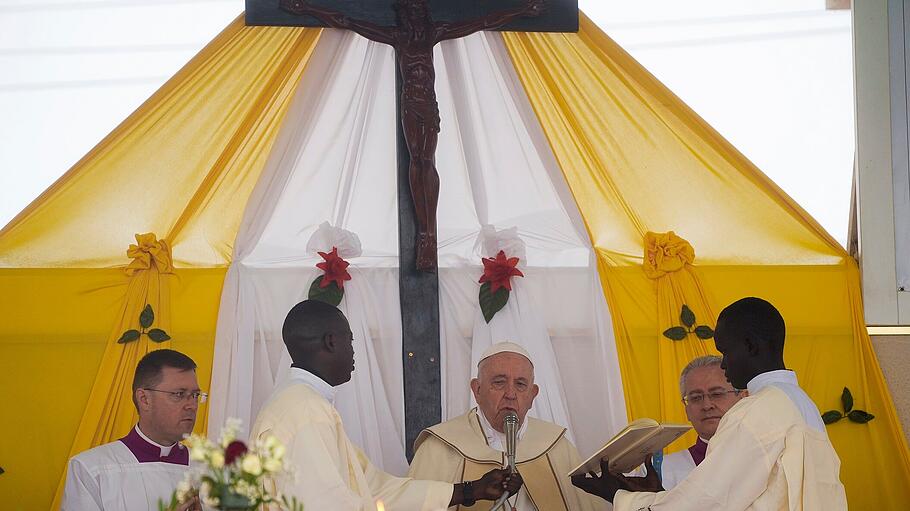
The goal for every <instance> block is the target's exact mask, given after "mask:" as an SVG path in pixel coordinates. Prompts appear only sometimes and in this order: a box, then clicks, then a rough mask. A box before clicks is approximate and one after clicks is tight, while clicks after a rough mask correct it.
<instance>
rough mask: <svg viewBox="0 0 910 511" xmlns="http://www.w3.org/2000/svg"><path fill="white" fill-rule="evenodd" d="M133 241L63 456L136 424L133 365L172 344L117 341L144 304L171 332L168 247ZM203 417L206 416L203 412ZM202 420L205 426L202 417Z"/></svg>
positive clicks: (135, 324) (152, 239) (134, 324)
mask: <svg viewBox="0 0 910 511" xmlns="http://www.w3.org/2000/svg"><path fill="white" fill-rule="evenodd" d="M136 243H137V244H135V245H130V247H129V249H128V250H127V255H128V256H129V257H131V258H132V261H131V262H130V263H129V264H128V265H127V266H126V268H125V269H124V272H125V273H126V274H127V275H128V276H129V283H128V284H127V286H126V299H125V300H124V303H123V305H122V306H121V311H120V314H119V315H118V317H117V319H116V321H115V322H114V326H113V328H112V330H111V332H110V334H109V335H108V339H107V343H106V346H105V349H104V355H102V357H101V365H100V366H99V367H98V371H97V373H96V375H95V383H94V384H93V385H92V391H91V393H90V394H89V397H88V401H86V405H85V411H84V412H83V414H82V419H81V420H80V421H79V428H78V429H77V430H76V438H75V439H74V440H73V445H72V447H70V450H69V456H67V458H69V457H71V456H75V455H76V454H79V453H80V452H82V451H84V450H86V449H90V448H92V447H95V446H97V445H101V444H105V443H107V442H111V441H113V440H116V439H117V438H121V437H122V436H123V432H124V431H129V429H130V428H131V427H133V425H134V424H136V421H137V420H138V418H139V416H138V414H137V413H136V408H135V407H134V405H133V402H132V391H131V390H132V387H131V384H132V382H133V371H134V370H135V369H136V364H138V363H139V359H141V358H142V357H143V356H145V355H146V354H147V353H148V352H150V351H152V350H156V349H162V348H170V347H171V343H170V341H164V342H161V343H155V342H152V341H151V339H150V338H149V336H148V335H141V336H140V337H139V339H138V340H136V341H133V342H128V343H124V344H121V343H118V340H119V339H120V338H121V336H122V335H123V333H124V332H126V331H127V330H131V329H135V330H140V329H142V327H141V325H140V324H139V315H140V314H141V313H142V311H143V309H145V307H146V305H149V306H151V307H152V311H153V313H154V322H153V323H152V325H151V327H154V328H158V329H161V330H164V331H165V332H168V331H170V330H171V296H170V294H171V293H170V283H171V280H170V279H171V278H172V276H173V273H174V268H173V266H172V265H171V253H170V248H169V247H168V244H167V242H166V241H165V240H158V239H157V236H155V235H154V234H153V233H147V234H142V235H140V234H137V235H136ZM204 407H205V405H203V406H202V407H200V412H204V411H205V410H204ZM202 417H205V415H204V413H203V415H202ZM201 422H202V427H203V428H204V427H205V420H204V419H203V420H202V421H201ZM203 431H204V429H203ZM64 481H65V479H63V478H61V480H60V484H59V485H58V487H57V493H56V496H55V497H54V503H53V505H52V506H51V508H52V509H56V508H58V507H59V506H60V497H62V495H63V483H64Z"/></svg>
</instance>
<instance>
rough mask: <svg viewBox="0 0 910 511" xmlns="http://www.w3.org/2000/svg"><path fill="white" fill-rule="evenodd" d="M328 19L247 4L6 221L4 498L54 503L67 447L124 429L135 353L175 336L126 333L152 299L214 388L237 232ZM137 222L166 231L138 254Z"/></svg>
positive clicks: (0, 360) (1, 304)
mask: <svg viewBox="0 0 910 511" xmlns="http://www.w3.org/2000/svg"><path fill="white" fill-rule="evenodd" d="M319 34H320V30H318V29H302V28H278V27H245V26H244V25H243V20H242V18H239V19H238V20H236V21H235V22H234V23H233V24H231V25H230V26H229V27H228V28H226V29H225V30H224V31H223V32H222V33H221V34H220V35H219V36H218V37H217V38H215V39H214V40H213V41H212V42H211V43H210V44H209V45H208V46H207V47H206V48H205V49H204V50H203V51H202V52H201V53H199V54H198V55H197V56H196V57H194V58H193V60H192V61H190V62H189V63H188V64H187V65H186V66H185V67H184V68H183V69H182V70H180V71H179V72H178V73H177V74H176V75H175V76H174V77H173V78H171V80H169V81H168V83H167V84H165V85H164V86H163V87H162V88H161V89H160V90H159V91H157V92H156V93H155V94H154V95H153V96H152V97H151V98H150V99H149V100H148V101H146V102H145V103H144V104H143V105H142V106H141V107H140V108H139V109H138V110H137V111H136V112H134V113H133V114H132V115H131V116H130V117H129V118H127V119H126V120H125V121H124V122H123V123H122V124H121V125H120V126H118V127H117V128H116V129H115V130H114V131H113V132H112V133H111V134H110V135H108V136H107V137H106V138H105V139H104V140H103V141H102V142H101V143H100V144H99V145H98V146H97V147H95V148H94V149H93V150H92V151H91V152H90V153H89V154H87V155H86V156H85V157H84V158H83V159H82V160H81V161H79V162H78V163H77V164H76V165H75V166H74V167H73V168H72V169H70V170H69V171H68V172H67V173H66V174H65V175H64V176H63V177H62V178H61V179H60V180H58V181H57V182H56V183H55V184H54V185H53V186H51V187H50V188H49V189H48V190H47V191H46V192H45V193H44V194H43V195H42V196H41V197H39V198H38V199H37V200H36V201H35V202H33V203H32V204H31V205H30V206H29V207H28V208H26V209H25V210H24V211H23V212H22V213H21V214H20V215H19V216H17V217H16V218H15V219H14V220H13V221H12V222H11V223H10V224H9V225H8V226H7V227H6V228H4V229H3V231H0V326H2V328H0V395H2V396H3V398H4V406H5V408H6V409H7V410H8V411H11V412H13V413H8V414H5V415H4V419H5V420H3V421H0V436H2V437H3V438H5V439H8V440H11V441H4V442H0V466H2V467H3V468H4V469H5V470H6V473H5V474H3V476H0V497H2V501H3V503H4V504H3V505H4V508H9V509H46V508H48V507H49V506H51V501H52V499H53V498H54V490H55V489H56V488H58V485H59V483H60V481H61V478H62V474H63V469H64V466H65V462H66V459H67V455H68V454H70V453H74V452H77V451H79V450H82V449H84V448H87V447H91V446H93V445H97V444H100V443H103V442H106V441H109V440H111V439H115V438H118V437H119V436H122V435H124V434H125V433H126V432H127V431H128V430H129V427H130V425H131V424H132V422H133V421H134V420H135V412H134V411H133V406H132V403H131V402H130V401H129V396H130V393H129V387H130V384H131V382H132V372H133V369H134V368H135V361H136V360H138V358H139V357H140V356H141V355H142V354H143V353H144V352H145V351H146V350H148V349H154V348H156V347H161V346H165V345H166V344H167V343H165V344H162V345H149V344H148V342H147V339H146V338H145V337H143V338H142V339H141V340H140V341H139V342H134V343H129V344H125V345H124V344H116V342H115V341H116V340H117V339H118V338H119V336H120V334H121V333H122V332H123V330H125V329H127V328H133V327H135V324H136V321H137V318H138V316H139V312H140V311H141V310H142V308H143V307H144V305H145V303H146V301H145V300H146V299H147V300H148V301H149V303H151V304H152V306H153V308H154V310H155V313H156V315H157V316H158V317H159V319H158V321H159V322H160V324H161V325H162V328H164V329H165V330H166V331H167V333H168V334H169V335H170V336H171V337H172V339H173V340H172V341H171V342H170V344H171V346H172V347H173V348H174V349H177V350H180V351H183V352H185V353H187V354H188V355H190V356H191V357H192V358H193V359H194V360H195V361H196V363H197V364H198V366H199V369H198V377H199V381H200V384H201V385H202V386H203V387H204V388H205V387H207V385H208V382H209V379H210V376H211V364H212V350H213V342H214V333H215V322H216V318H217V307H218V303H219V297H220V293H221V286H222V284H223V281H224V274H225V268H226V266H227V264H229V263H230V258H231V251H232V247H233V241H234V238H235V236H236V233H237V230H238V227H239V224H240V220H241V217H242V215H243V211H244V208H245V206H246V202H247V199H248V198H249V195H250V193H251V192H252V189H253V187H254V185H255V184H256V182H257V181H258V179H259V174H260V172H261V170H262V168H263V166H264V164H265V160H266V158H267V157H268V154H269V151H270V149H271V147H272V144H273V142H274V140H275V137H276V135H277V133H278V130H279V128H280V126H281V124H282V122H283V119H284V115H285V113H286V111H287V107H288V105H289V103H290V100H291V98H292V97H293V93H294V90H295V89H296V86H297V84H298V82H299V80H300V77H301V76H302V74H303V72H304V69H305V66H306V64H307V61H308V59H309V56H310V55H311V53H312V50H313V48H314V47H315V45H316V43H317V41H318V39H319ZM137 232H154V233H157V234H159V235H162V234H163V240H157V239H156V240H151V239H149V238H143V239H142V240H137V243H136V247H135V248H133V249H131V250H130V254H129V256H130V257H131V259H132V262H128V260H126V259H124V257H123V249H124V247H125V246H126V244H127V243H128V242H129V241H130V240H131V239H132V238H133V235H134V234H135V233H137ZM162 241H163V243H162ZM127 263H128V264H127ZM163 268H167V272H162V271H160V270H162V269H163ZM124 270H128V271H129V273H131V274H132V276H129V275H127V274H126V272H125V271H124ZM170 272H172V273H170ZM168 297H169V299H168ZM128 325H131V326H128ZM156 326H158V325H157V324H156ZM90 396H91V398H90ZM205 412H206V410H205V409H200V415H199V417H200V420H199V421H198V422H197V425H196V428H197V431H205V417H206V413H205ZM13 417H14V418H15V420H11V418H13Z"/></svg>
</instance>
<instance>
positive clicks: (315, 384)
mask: <svg viewBox="0 0 910 511" xmlns="http://www.w3.org/2000/svg"><path fill="white" fill-rule="evenodd" d="M288 380H289V381H290V382H292V383H303V384H304V385H309V386H310V387H311V388H312V389H313V390H315V391H316V392H317V393H318V394H319V395H320V396H322V397H323V398H324V399H325V400H326V401H328V402H329V403H332V406H335V387H333V386H331V385H329V384H328V382H326V381H325V380H323V379H322V378H320V377H318V376H316V375H315V374H313V373H311V372H309V371H307V370H306V369H301V368H299V367H291V370H290V372H289V375H288Z"/></svg>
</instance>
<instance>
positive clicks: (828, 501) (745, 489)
mask: <svg viewBox="0 0 910 511" xmlns="http://www.w3.org/2000/svg"><path fill="white" fill-rule="evenodd" d="M785 336H786V328H785V325H784V319H783V317H781V315H780V313H779V312H778V311H777V309H775V308H774V306H773V305H771V304H770V303H768V302H766V301H765V300H762V299H760V298H743V299H741V300H739V301H736V302H734V303H733V304H731V305H729V306H727V308H725V309H724V310H723V311H722V312H721V313H720V316H719V317H718V318H717V329H716V330H715V332H714V344H715V346H716V347H717V351H719V352H720V353H721V354H722V355H723V362H722V363H721V368H722V369H723V370H724V372H725V374H726V376H727V379H728V380H729V381H730V383H731V384H733V387H735V388H739V389H742V388H747V389H748V390H749V396H748V397H744V398H743V399H741V400H740V401H739V402H738V403H736V404H735V405H733V407H731V408H730V409H729V410H728V411H727V413H726V414H724V416H723V418H722V419H721V421H720V425H718V427H717V432H716V433H715V434H714V437H712V438H711V442H710V443H709V444H708V452H707V454H706V456H705V460H704V461H703V462H702V463H701V464H700V465H698V466H697V467H695V468H694V469H693V470H692V472H691V473H689V476H688V477H686V478H685V479H683V480H682V481H680V482H679V484H677V485H676V487H674V488H673V489H672V490H669V491H662V490H663V489H662V488H661V487H660V482H659V480H658V478H657V475H656V473H654V472H653V471H649V474H648V475H647V476H646V477H644V478H633V477H625V476H622V475H621V474H618V475H617V474H610V473H608V472H607V471H606V470H605V468H606V467H607V466H608V465H607V463H608V462H603V461H602V462H601V475H600V476H576V477H573V478H572V482H573V484H575V485H576V486H578V487H580V488H582V489H584V490H585V491H587V492H589V493H593V494H595V495H599V496H601V497H603V498H604V499H606V500H609V501H611V502H612V503H613V509H615V510H616V511H638V510H649V511H670V510H672V511H696V510H698V511H709V510H717V511H747V510H749V511H760V510H761V511H765V510H786V509H800V510H805V511H815V510H818V511H843V510H846V509H847V498H846V494H845V493H844V486H843V485H842V484H841V482H840V475H839V472H840V459H838V457H837V453H835V452H834V448H833V447H832V446H831V442H830V440H828V435H827V432H826V431H825V425H824V423H823V422H822V420H821V416H820V414H819V412H818V408H817V407H816V406H815V403H813V402H812V400H811V399H810V398H809V396H808V395H806V393H805V392H804V391H803V390H802V389H801V388H800V387H799V384H798V383H797V381H796V374H794V373H793V371H788V370H787V369H786V368H785V367H786V366H785V365H784V338H785Z"/></svg>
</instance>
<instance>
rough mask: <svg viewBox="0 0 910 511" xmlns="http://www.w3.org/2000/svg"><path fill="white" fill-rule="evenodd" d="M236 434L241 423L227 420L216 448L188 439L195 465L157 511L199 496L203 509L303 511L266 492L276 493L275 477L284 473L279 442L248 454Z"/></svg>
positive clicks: (268, 442)
mask: <svg viewBox="0 0 910 511" xmlns="http://www.w3.org/2000/svg"><path fill="white" fill-rule="evenodd" d="M239 431H240V421H239V420H238V419H228V421H227V423H226V424H225V426H224V428H223V429H222V431H221V437H220V438H219V441H218V443H217V444H216V443H215V442H212V441H211V440H209V439H208V438H206V437H204V436H201V435H196V434H193V435H190V436H188V437H187V438H186V440H185V443H186V446H187V447H188V448H189V449H190V460H192V461H193V462H194V463H193V464H192V465H191V468H190V470H189V471H187V474H186V477H185V478H184V479H183V481H181V482H180V483H179V484H178V485H177V489H176V490H175V491H174V493H173V495H172V496H171V501H170V503H168V504H165V503H163V502H159V504H158V509H159V510H160V511H165V510H171V509H175V508H176V507H177V506H178V505H179V504H181V503H184V502H186V501H188V500H189V499H192V498H194V497H196V496H197V495H198V496H199V499H200V500H201V501H202V504H203V505H204V506H205V508H206V509H219V510H224V511H227V510H231V511H255V510H257V509H260V506H263V505H266V504H267V505H270V506H272V507H271V509H280V510H286V511H302V510H303V505H302V504H300V503H299V502H298V501H297V499H296V498H294V497H291V498H288V497H286V496H284V495H281V494H280V493H277V492H275V491H269V490H268V489H267V488H269V487H271V488H274V484H273V483H272V480H273V479H274V477H275V476H277V475H280V474H281V473H283V472H286V471H287V469H288V467H287V466H286V465H285V461H284V453H285V448H284V446H283V445H281V442H279V441H278V439H277V438H275V437H273V436H269V437H267V438H266V439H265V440H263V441H257V442H256V444H254V445H253V446H252V448H250V447H248V446H247V445H246V444H245V443H243V442H242V441H240V440H237V433H238V432H239Z"/></svg>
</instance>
